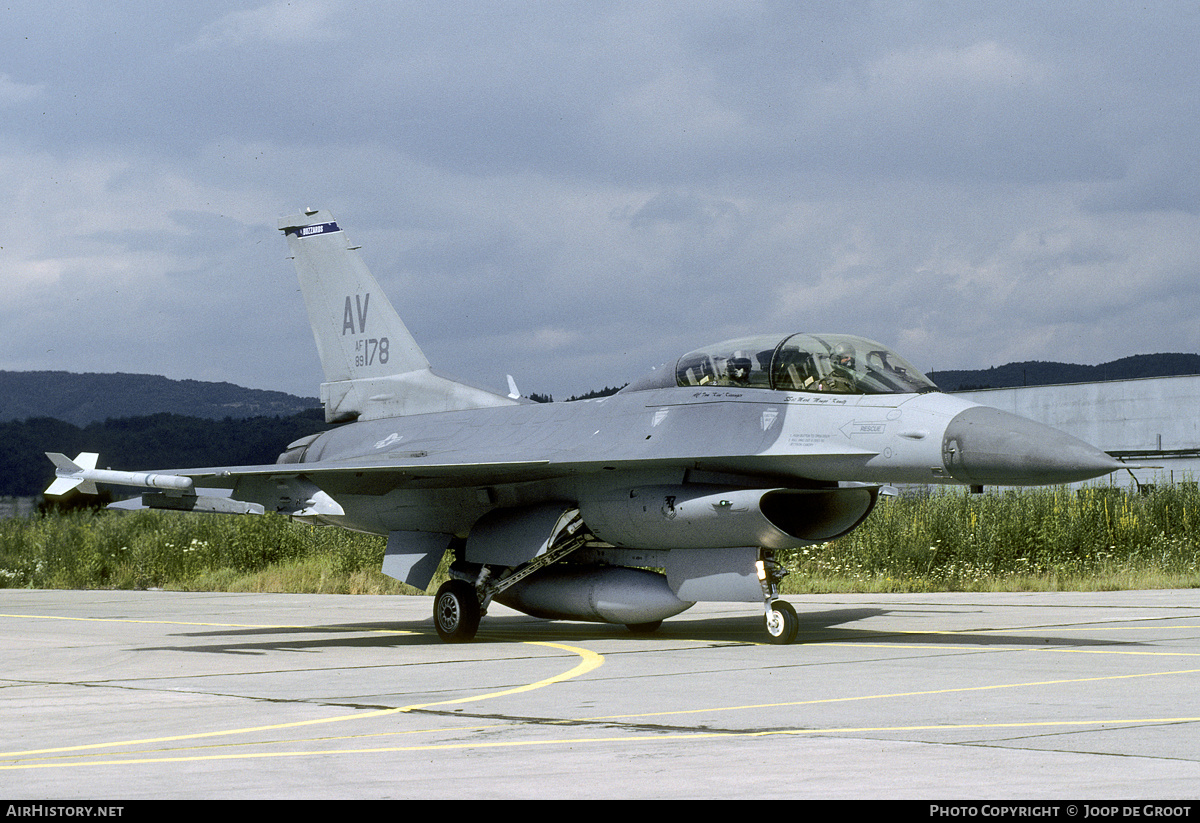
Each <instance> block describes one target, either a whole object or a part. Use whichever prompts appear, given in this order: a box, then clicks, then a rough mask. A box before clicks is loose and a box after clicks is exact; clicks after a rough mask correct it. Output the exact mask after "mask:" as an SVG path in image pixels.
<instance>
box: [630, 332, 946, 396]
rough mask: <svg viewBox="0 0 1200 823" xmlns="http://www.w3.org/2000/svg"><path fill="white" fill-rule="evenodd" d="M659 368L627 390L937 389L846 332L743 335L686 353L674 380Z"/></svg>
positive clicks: (910, 368) (897, 359)
mask: <svg viewBox="0 0 1200 823" xmlns="http://www.w3.org/2000/svg"><path fill="white" fill-rule="evenodd" d="M665 371H667V370H666V369H664V370H662V372H659V373H658V374H656V375H654V376H652V377H651V378H649V379H646V380H642V381H638V382H637V383H635V384H631V385H630V386H629V387H627V388H626V389H625V391H638V390H641V389H649V388H666V387H667V386H672V385H673V386H697V387H717V386H723V387H737V388H748V389H775V390H777V391H803V392H828V393H833V394H908V393H919V392H930V391H937V390H938V388H937V386H935V385H934V384H933V383H932V382H931V381H930V380H929V378H928V377H926V376H925V375H923V374H921V372H919V371H917V370H916V369H915V368H913V366H912V364H911V363H909V362H908V361H907V360H905V359H904V358H903V357H901V356H900V355H898V354H896V353H895V352H894V351H892V350H891V349H889V348H887V347H886V346H883V345H881V344H879V343H876V342H874V341H873V340H867V339H866V338H864V337H856V336H854V335H849V334H793V335H790V336H788V337H785V338H783V339H782V340H780V339H779V338H778V337H777V336H759V337H743V338H739V339H737V340H727V341H725V342H724V343H717V344H715V345H712V346H706V347H704V348H702V349H696V350H695V351H692V352H688V353H687V354H685V355H684V356H683V357H681V358H679V360H678V362H677V363H676V364H675V373H674V380H671V379H670V375H668V374H665V373H663V372H665Z"/></svg>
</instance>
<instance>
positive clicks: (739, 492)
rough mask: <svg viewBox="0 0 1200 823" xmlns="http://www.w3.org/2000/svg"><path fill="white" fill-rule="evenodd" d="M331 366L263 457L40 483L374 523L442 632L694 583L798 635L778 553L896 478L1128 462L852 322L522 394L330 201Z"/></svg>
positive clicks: (308, 236)
mask: <svg viewBox="0 0 1200 823" xmlns="http://www.w3.org/2000/svg"><path fill="white" fill-rule="evenodd" d="M279 229H280V230H281V231H282V232H283V233H284V235H285V236H286V238H287V243H288V247H289V250H290V252H291V256H292V259H293V260H294V262H295V266H296V271H297V273H298V275H299V279H300V285H301V290H302V292H303V294H304V300H305V304H306V307H307V309H308V314H309V318H310V320H311V323H312V328H313V335H314V337H315V339H316V344H317V349H318V351H319V353H320V359H321V364H322V368H323V369H324V372H325V378H326V382H325V383H323V384H322V385H321V400H322V402H323V403H324V407H325V417H326V420H327V421H329V422H331V423H338V424H342V425H340V426H338V427H336V428H333V429H332V430H329V431H326V432H323V433H319V434H313V435H310V436H308V437H304V438H301V439H300V440H297V441H295V442H294V443H292V444H290V445H289V446H288V447H287V450H286V451H285V452H284V453H283V454H281V455H280V456H279V459H278V461H277V462H276V463H275V464H272V465H265V466H242V467H218V468H202V469H172V470H165V471H156V472H138V473H135V472H118V471H109V470H99V469H97V468H96V464H97V456H96V455H95V454H90V453H89V454H81V455H79V457H77V458H76V459H75V460H73V461H72V460H70V459H68V458H67V457H65V456H63V455H61V454H50V455H49V456H50V458H51V460H53V462H54V464H55V466H56V477H57V479H56V480H55V481H54V483H53V484H52V485H51V486H50V488H49V489H48V490H47V493H48V494H52V495H54V494H62V493H65V492H66V491H68V490H69V489H71V488H76V487H78V488H80V489H81V490H83V491H88V492H94V491H95V490H96V485H95V484H96V483H108V484H117V485H125V486H132V487H139V488H143V489H146V492H145V493H144V494H142V496H141V501H140V505H141V506H145V507H150V508H158V509H176V510H186V511H196V512H228V513H235V514H261V513H263V512H265V511H273V512H282V513H284V514H287V515H289V516H291V517H293V518H295V519H297V520H301V521H307V522H311V523H316V524H326V525H331V526H340V527H342V528H347V529H353V530H356V531H361V532H369V533H372V534H379V535H386V537H387V549H386V555H385V559H384V562H383V571H384V572H385V573H386V574H388V575H390V576H392V577H395V578H397V579H399V580H402V581H404V582H405V583H408V584H410V585H412V586H415V587H416V588H418V589H427V588H428V587H429V586H430V583H431V581H432V580H433V577H434V574H435V572H436V570H437V568H438V566H439V562H440V561H441V560H442V559H443V557H444V555H445V554H446V552H448V551H449V552H451V553H452V562H451V563H450V566H449V579H448V580H447V581H446V582H445V583H444V584H443V585H442V586H441V587H440V588H439V589H438V591H437V593H436V596H435V597H434V598H433V604H434V605H433V618H434V625H435V627H436V629H437V632H438V634H439V635H440V636H441V637H442V638H443V639H444V640H446V641H450V642H462V641H468V640H471V639H472V638H473V637H474V636H475V634H476V631H477V630H478V627H479V624H480V619H481V617H482V616H484V615H485V614H486V613H487V611H488V608H489V606H490V605H491V604H492V603H493V602H498V603H502V604H505V605H507V606H510V607H512V608H515V609H518V610H520V611H522V612H525V613H527V614H531V615H534V616H538V617H545V618H551V619H570V620H585V621H600V622H606V623H616V624H624V625H625V626H628V627H629V628H630V629H631V630H633V631H635V632H651V631H654V630H655V629H657V628H658V626H659V625H660V624H661V622H662V621H663V620H664V619H666V618H668V617H671V616H673V615H676V614H678V613H680V612H682V611H684V610H685V609H687V608H689V607H690V606H692V605H693V604H694V603H696V602H697V601H734V602H751V603H761V604H762V609H763V614H764V623H765V627H766V638H767V639H769V641H770V642H773V643H780V644H783V643H790V642H792V641H793V640H794V639H795V637H796V633H797V629H798V625H799V623H798V619H797V616H796V612H795V609H794V608H793V607H792V606H791V605H790V604H789V603H788V602H787V601H786V600H782V599H780V597H779V582H780V580H781V579H782V577H783V575H784V574H785V573H786V572H785V570H784V568H783V566H782V564H781V563H780V562H778V561H777V559H776V552H778V551H780V550H784V549H790V548H794V547H801V546H807V545H812V544H816V543H821V542H824V541H828V540H832V539H834V538H837V537H840V536H842V535H845V534H847V533H849V532H850V531H852V530H853V529H854V528H855V527H857V526H858V525H859V524H860V523H862V522H863V520H864V518H866V517H867V515H869V514H870V512H871V510H872V509H873V508H874V506H875V504H876V501H877V500H878V498H879V495H880V492H881V489H883V488H886V487H887V486H889V485H890V484H910V483H912V484H931V483H932V484H963V485H971V486H983V485H985V484H986V485H1041V484H1055V483H1069V482H1074V481H1080V480H1085V479H1088V478H1092V477H1098V476H1100V475H1103V474H1107V473H1108V472H1111V471H1113V470H1114V469H1116V468H1118V467H1119V465H1120V464H1119V463H1118V462H1117V461H1115V460H1114V459H1112V458H1111V457H1109V456H1108V455H1107V454H1105V453H1104V452H1102V451H1099V450H1098V449H1096V448H1093V447H1092V446H1090V445H1088V444H1087V443H1084V442H1082V441H1080V440H1077V439H1075V438H1073V437H1070V436H1068V435H1066V434H1063V433H1062V432H1059V431H1056V430H1054V429H1051V428H1049V427H1046V426H1043V425H1041V424H1038V423H1035V422H1033V421H1030V420H1026V419H1024V418H1021V417H1017V416H1015V415H1012V414H1008V413H1006V412H1003V411H999V410H996V409H992V408H988V407H985V406H980V405H977V404H975V403H971V402H968V401H965V400H961V399H958V398H955V397H952V396H949V395H946V394H943V393H941V392H940V391H938V389H937V387H936V386H935V385H934V384H933V383H931V382H930V381H929V379H928V378H926V377H925V376H924V375H922V374H921V373H920V372H919V371H918V370H917V369H915V368H914V367H913V366H912V365H911V364H910V363H909V362H908V361H906V360H905V359H904V358H902V357H901V356H900V355H898V354H896V353H895V352H894V351H892V350H891V349H889V348H888V347H886V346H883V345H881V344H879V343H876V342H873V341H871V340H867V339H865V338H862V337H857V336H853V335H847V334H823V333H799V334H766V335H753V336H746V337H742V338H739V339H736V340H728V341H725V342H719V343H715V344H713V345H708V346H704V347H702V348H699V349H696V350H695V351H691V352H688V353H687V354H684V355H683V356H682V357H680V358H679V359H678V360H677V361H675V362H674V363H673V364H671V365H668V366H666V367H664V368H660V369H657V370H655V371H653V372H651V373H650V374H648V375H646V376H644V377H642V378H641V379H638V380H635V381H633V382H632V383H630V384H628V385H627V386H626V387H625V388H623V389H622V390H621V391H619V392H617V393H616V394H614V395H611V396H608V397H603V398H599V399H593V400H584V401H576V402H567V403H532V402H529V401H524V400H522V399H521V397H520V395H519V393H518V392H517V391H516V390H515V385H514V382H513V380H512V378H511V377H509V379H508V384H509V389H510V390H509V393H508V394H507V395H505V394H499V393H494V392H490V391H486V390H483V389H479V388H475V387H472V386H469V385H466V384H463V383H460V382H455V381H453V380H449V379H447V378H445V377H442V376H440V375H438V374H436V373H434V372H433V371H432V370H431V368H430V364H429V361H428V360H427V359H426V357H425V355H424V353H422V351H421V349H420V347H419V346H418V345H417V343H416V341H415V340H414V339H413V337H412V335H411V334H410V333H409V331H408V329H407V328H406V327H405V325H404V323H403V322H402V321H401V319H400V316H399V315H398V314H397V313H396V311H395V309H394V308H393V307H392V305H391V303H390V302H389V300H388V298H387V296H386V295H385V294H384V292H383V290H382V289H381V288H380V286H379V283H378V282H377V281H376V280H375V278H374V277H372V276H371V274H370V272H369V271H368V270H367V267H366V266H365V265H364V263H363V262H362V259H361V257H360V255H359V252H358V247H357V246H354V245H352V244H351V243H350V241H349V240H348V239H347V237H346V233H345V232H344V231H343V230H342V228H341V226H339V225H338V223H337V222H336V221H335V220H334V218H333V216H332V215H331V214H329V213H327V212H324V211H313V210H307V211H304V212H303V213H300V214H295V215H292V216H290V217H286V218H283V219H281V220H280V222H279Z"/></svg>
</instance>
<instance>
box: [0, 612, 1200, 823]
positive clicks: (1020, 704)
mask: <svg viewBox="0 0 1200 823" xmlns="http://www.w3.org/2000/svg"><path fill="white" fill-rule="evenodd" d="M789 600H791V602H792V603H793V604H794V605H795V606H796V609H797V611H798V612H799V615H800V619H801V629H800V636H799V639H798V642H797V643H796V644H794V645H791V646H771V645H767V644H766V643H765V642H764V641H765V634H764V631H763V628H762V617H761V611H760V610H758V609H757V608H756V607H755V606H754V605H753V604H741V603H731V604H700V605H698V606H696V607H694V608H693V609H691V610H690V611H688V612H685V613H684V614H682V615H679V616H678V617H676V618H672V619H671V620H668V621H667V622H666V623H664V624H663V626H662V628H661V629H660V630H659V631H658V632H657V633H655V634H653V635H650V636H635V635H632V634H630V633H629V632H628V631H626V630H625V629H624V628H623V627H619V626H606V625H598V624H587V623H567V622H547V621H541V620H535V619H533V618H529V617H526V616H524V615H520V614H518V613H516V612H513V611H510V610H508V609H505V608H503V607H501V606H494V607H493V609H492V613H491V614H489V615H488V616H487V617H486V618H484V622H483V624H482V626H481V628H480V632H479V636H478V638H477V639H476V641H475V642H473V643H470V644H463V645H447V644H444V643H442V642H441V641H439V640H438V638H437V635H436V634H435V632H434V630H433V624H432V620H431V618H430V614H429V612H430V608H431V605H432V600H431V599H430V598H423V597H372V596H357V597H355V596H328V595H279V594H262V595H260V594H211V593H202V594H185V593H175V592H125V591H26V590H0V660H2V661H3V667H2V668H0V799H3V800H5V801H13V800H18V799H26V800H46V799H55V800H66V799H70V798H77V799H94V800H100V799H108V800H126V799H128V800H132V799H139V798H174V799H179V798H287V799H297V798H759V797H763V798H766V797H789V798H917V799H937V798H940V799H946V798H953V799H971V798H974V799H991V800H1000V799H1025V800H1038V799H1041V800H1056V799H1057V800H1086V799H1099V798H1103V799H1107V800H1114V799H1139V800H1155V799H1158V800H1168V799H1177V798H1185V799H1186V798H1195V797H1196V796H1197V794H1200V592H1198V591H1191V590H1189V591H1150V592H1103V593H1050V594H1044V593H1038V594H909V595H820V596H815V595H814V596H804V597H790V598H789ZM1064 816H1065V815H1064ZM1079 816H1080V817H1081V818H1082V816H1083V813H1082V812H1079Z"/></svg>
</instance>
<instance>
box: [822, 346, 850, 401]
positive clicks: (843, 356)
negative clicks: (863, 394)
mask: <svg viewBox="0 0 1200 823" xmlns="http://www.w3.org/2000/svg"><path fill="white" fill-rule="evenodd" d="M854 366H855V360H854V347H853V346H851V345H850V344H849V343H838V344H837V345H836V346H834V347H833V352H832V353H831V354H830V355H829V367H830V368H829V373H828V374H826V375H825V376H824V377H822V378H821V379H820V381H818V385H817V388H818V389H819V390H820V391H827V392H835V393H837V394H853V393H854V392H855V391H857V389H856V386H857V384H858V381H857V380H856V379H855V376H854Z"/></svg>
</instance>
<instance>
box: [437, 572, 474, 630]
mask: <svg viewBox="0 0 1200 823" xmlns="http://www.w3.org/2000/svg"><path fill="white" fill-rule="evenodd" d="M482 617H483V610H482V609H481V608H480V605H479V598H478V597H477V596H476V595H475V587H474V586H472V585H471V584H470V583H468V582H467V581H466V580H447V581H446V582H445V583H443V584H442V585H441V588H439V589H438V591H437V596H436V597H435V598H434V599H433V625H434V626H435V627H436V628H437V633H438V637H440V638H442V640H445V641H446V642H447V643H466V642H467V641H469V640H471V639H473V638H474V637H475V632H477V631H479V620H480V618H482Z"/></svg>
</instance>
